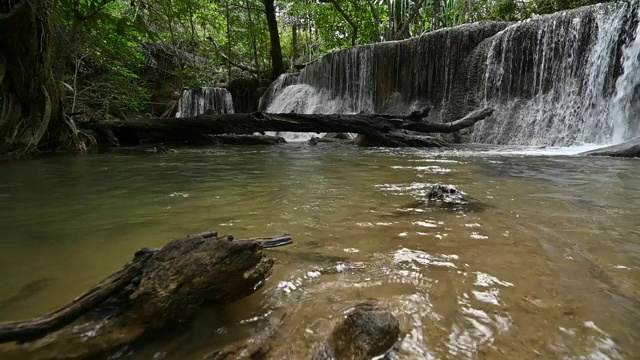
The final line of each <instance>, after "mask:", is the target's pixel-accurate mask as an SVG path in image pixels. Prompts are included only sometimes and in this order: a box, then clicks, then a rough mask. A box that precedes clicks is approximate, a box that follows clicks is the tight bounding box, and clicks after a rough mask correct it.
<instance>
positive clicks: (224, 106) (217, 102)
mask: <svg viewBox="0 0 640 360" xmlns="http://www.w3.org/2000/svg"><path fill="white" fill-rule="evenodd" d="M207 110H211V111H213V113H214V114H233V101H232V100H231V94H230V93H229V92H228V91H227V89H223V88H206V87H205V88H195V89H190V90H187V91H184V92H183V93H182V96H181V97H180V100H179V101H178V113H177V114H176V117H188V116H196V115H200V114H204V113H205V112H206V111H207Z"/></svg>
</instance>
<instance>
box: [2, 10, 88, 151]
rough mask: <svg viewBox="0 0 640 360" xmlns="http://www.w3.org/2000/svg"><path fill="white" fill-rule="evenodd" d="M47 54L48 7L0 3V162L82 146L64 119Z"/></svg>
mask: <svg viewBox="0 0 640 360" xmlns="http://www.w3.org/2000/svg"><path fill="white" fill-rule="evenodd" d="M51 52H52V51H51V30H50V27H49V6H48V1H45V0H20V1H14V0H0V91H1V94H2V95H1V96H0V97H1V98H2V99H3V107H2V114H1V116H0V157H3V156H8V157H22V156H26V155H28V154H29V153H31V152H33V151H35V150H37V149H39V148H40V149H56V148H60V147H65V148H66V147H71V146H75V147H76V148H80V147H82V146H83V144H82V143H81V142H80V141H79V138H78V134H77V130H76V129H75V126H74V125H73V122H71V121H70V119H69V118H68V117H66V116H65V114H64V109H63V105H62V100H61V89H60V86H59V81H57V79H55V78H54V74H53V68H52V65H54V64H53V63H52V58H51V55H52V54H51Z"/></svg>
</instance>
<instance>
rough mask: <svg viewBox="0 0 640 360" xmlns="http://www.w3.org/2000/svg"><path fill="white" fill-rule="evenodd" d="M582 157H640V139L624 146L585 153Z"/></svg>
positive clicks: (608, 147)
mask: <svg viewBox="0 0 640 360" xmlns="http://www.w3.org/2000/svg"><path fill="white" fill-rule="evenodd" d="M580 155H588V156H612V157H626V158H635V157H640V137H637V138H634V139H631V140H629V141H626V142H623V143H622V144H618V145H613V146H607V147H604V148H600V149H596V150H591V151H587V152H583V153H581V154H580Z"/></svg>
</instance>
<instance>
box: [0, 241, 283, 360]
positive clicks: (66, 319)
mask: <svg viewBox="0 0 640 360" xmlns="http://www.w3.org/2000/svg"><path fill="white" fill-rule="evenodd" d="M290 243H292V239H291V237H290V236H288V235H282V236H276V237H271V238H254V239H247V240H235V241H233V237H232V236H223V237H218V236H217V233H216V232H215V231H208V232H204V233H200V234H194V235H189V236H187V237H185V238H181V239H176V240H172V241H171V242H169V243H168V244H167V245H165V246H164V247H162V248H161V249H146V248H145V249H141V250H139V251H138V252H136V254H135V256H134V258H133V260H132V261H131V262H130V263H128V264H126V265H125V266H124V267H123V268H122V269H121V270H119V271H117V272H116V273H114V274H113V275H111V276H109V277H107V278H106V279H105V280H104V281H102V282H101V283H100V284H98V285H97V286H95V287H94V288H92V289H91V290H89V291H88V292H86V293H84V294H83V295H81V296H80V297H78V298H76V299H75V300H73V301H71V302H70V303H68V304H66V305H64V306H62V307H61V308H60V309H58V310H55V311H53V312H51V313H49V314H46V315H43V316H40V317H36V318H33V319H29V320H24V321H14V322H5V323H0V343H7V342H30V344H29V346H28V347H27V348H28V349H27V350H28V351H29V352H30V353H33V352H38V351H42V352H46V353H49V354H55V353H64V354H65V357H69V358H73V357H78V358H84V357H88V356H92V355H95V354H98V353H102V352H105V351H110V350H113V349H115V348H117V347H118V346H122V345H124V344H128V343H131V342H133V341H134V340H136V339H137V338H139V337H140V336H142V335H143V334H145V333H146V332H147V331H148V330H152V329H157V328H161V327H163V326H165V325H167V324H170V323H177V322H180V321H184V320H189V319H190V318H191V317H192V316H193V315H194V314H195V313H196V311H197V309H198V308H199V307H200V306H202V305H204V304H207V305H213V306H218V305H224V304H227V303H230V302H233V301H236V300H239V299H241V298H244V297H246V296H248V295H250V294H252V293H253V292H255V291H256V290H258V289H259V288H260V287H261V286H262V284H263V283H264V281H265V279H267V278H268V277H269V276H270V275H271V271H272V267H273V264H274V262H273V260H272V259H268V258H267V257H266V255H265V254H264V253H263V249H264V248H270V247H277V246H283V245H287V244H290ZM83 331H84V335H83ZM87 332H90V333H92V334H94V335H93V336H92V337H90V338H87V336H86V333H87ZM49 334H52V335H53V336H52V338H51V339H53V340H51V339H47V337H45V336H47V335H49ZM43 337H45V338H44V339H41V340H38V339H40V338H43Z"/></svg>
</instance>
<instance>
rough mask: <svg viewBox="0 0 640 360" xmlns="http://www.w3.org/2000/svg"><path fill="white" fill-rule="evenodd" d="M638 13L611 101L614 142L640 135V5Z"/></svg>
mask: <svg viewBox="0 0 640 360" xmlns="http://www.w3.org/2000/svg"><path fill="white" fill-rule="evenodd" d="M636 14H637V15H636V21H637V25H636V30H635V33H634V34H633V37H634V40H633V42H631V43H630V44H629V46H628V47H627V48H625V49H624V52H623V55H622V60H623V64H622V75H621V76H620V77H619V78H618V80H617V81H616V92H615V95H614V97H613V101H612V102H611V109H610V114H611V117H612V119H613V121H614V123H613V135H612V140H613V142H614V143H619V142H622V141H624V140H626V139H629V138H632V137H636V136H640V6H638V9H637V10H636Z"/></svg>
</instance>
